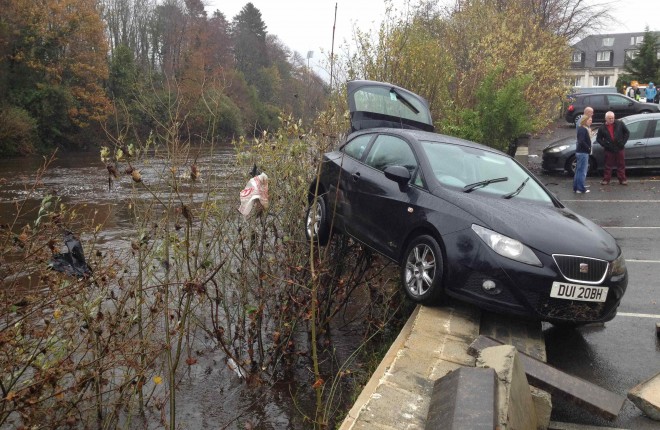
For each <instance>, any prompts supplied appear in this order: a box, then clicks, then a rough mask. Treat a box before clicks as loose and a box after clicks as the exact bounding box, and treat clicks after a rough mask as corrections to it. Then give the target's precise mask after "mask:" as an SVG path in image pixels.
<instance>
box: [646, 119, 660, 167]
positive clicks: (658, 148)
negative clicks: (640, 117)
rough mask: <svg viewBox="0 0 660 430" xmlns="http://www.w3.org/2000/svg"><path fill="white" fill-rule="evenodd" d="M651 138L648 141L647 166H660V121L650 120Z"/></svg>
mask: <svg viewBox="0 0 660 430" xmlns="http://www.w3.org/2000/svg"><path fill="white" fill-rule="evenodd" d="M649 132H650V133H649V138H648V139H647V141H646V153H645V155H646V167H648V168H653V169H658V168H660V121H659V120H658V119H653V120H650V121H649Z"/></svg>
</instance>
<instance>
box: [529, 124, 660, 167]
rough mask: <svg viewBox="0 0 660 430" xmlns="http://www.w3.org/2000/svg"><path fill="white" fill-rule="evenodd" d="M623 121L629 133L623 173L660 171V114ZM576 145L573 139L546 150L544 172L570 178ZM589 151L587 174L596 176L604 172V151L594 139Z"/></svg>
mask: <svg viewBox="0 0 660 430" xmlns="http://www.w3.org/2000/svg"><path fill="white" fill-rule="evenodd" d="M622 121H623V122H624V123H625V124H626V126H627V127H628V130H630V138H629V139H628V143H627V144H626V153H625V154H626V169H632V170H638V169H660V113H652V114H639V115H631V116H627V117H625V118H623V119H622ZM576 136H577V133H576ZM575 145H576V138H575V137H572V138H569V139H565V140H563V141H560V142H557V143H553V144H552V145H548V146H547V147H545V148H544V149H543V160H542V163H541V167H542V168H543V170H545V171H547V172H552V171H566V172H568V173H569V174H570V175H573V174H574V173H575ZM592 148H593V150H592V154H591V156H590V157H589V170H588V172H589V173H590V174H595V173H597V172H598V171H602V170H603V167H604V160H605V155H604V150H603V147H602V146H600V145H599V144H598V143H596V139H595V136H594V138H593V140H592Z"/></svg>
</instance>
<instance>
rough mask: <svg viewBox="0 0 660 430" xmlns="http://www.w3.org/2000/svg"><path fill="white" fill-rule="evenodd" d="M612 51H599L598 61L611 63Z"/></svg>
mask: <svg viewBox="0 0 660 430" xmlns="http://www.w3.org/2000/svg"><path fill="white" fill-rule="evenodd" d="M611 55H612V51H598V52H597V53H596V61H610V56H611Z"/></svg>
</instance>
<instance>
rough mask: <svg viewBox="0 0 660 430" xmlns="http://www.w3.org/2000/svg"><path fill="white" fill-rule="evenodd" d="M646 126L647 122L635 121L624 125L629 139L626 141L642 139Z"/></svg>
mask: <svg viewBox="0 0 660 430" xmlns="http://www.w3.org/2000/svg"><path fill="white" fill-rule="evenodd" d="M648 125H649V122H648V121H636V122H633V123H630V124H626V127H628V131H630V137H629V138H628V139H644V137H645V135H646V129H647V128H648Z"/></svg>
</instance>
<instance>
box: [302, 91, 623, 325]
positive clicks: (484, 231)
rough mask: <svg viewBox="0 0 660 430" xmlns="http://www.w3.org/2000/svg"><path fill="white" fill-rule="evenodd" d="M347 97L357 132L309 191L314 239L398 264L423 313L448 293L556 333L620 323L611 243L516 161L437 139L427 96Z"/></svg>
mask: <svg viewBox="0 0 660 430" xmlns="http://www.w3.org/2000/svg"><path fill="white" fill-rule="evenodd" d="M348 95H349V108H350V110H351V127H352V130H351V131H352V133H351V134H350V135H349V136H348V137H347V139H346V142H345V143H344V144H343V145H342V146H341V147H340V149H339V150H338V151H333V152H330V153H327V154H325V155H324V157H323V161H322V168H321V173H320V176H319V178H318V181H314V183H312V184H311V185H310V188H309V190H310V192H309V203H310V206H309V210H308V216H307V219H306V233H307V235H308V237H309V238H313V239H314V240H315V241H317V242H318V243H319V244H320V245H324V244H326V243H327V242H328V240H330V238H331V235H332V234H333V233H341V234H346V235H348V236H350V237H352V238H353V239H355V240H357V241H359V242H361V243H362V244H363V245H365V246H367V247H369V248H371V249H373V250H375V251H376V252H378V253H380V254H382V255H383V256H385V257H387V258H389V259H391V260H393V261H395V262H397V263H398V264H399V266H400V268H401V276H400V278H401V282H402V288H403V289H404V291H405V292H406V294H407V295H408V297H409V298H410V299H412V300H414V301H416V302H419V303H425V304H427V303H437V302H438V301H439V300H440V299H441V298H442V297H443V296H444V295H449V296H453V297H455V298H458V299H460V300H463V301H466V302H469V303H473V304H476V305H477V306H479V307H481V308H483V309H487V310H493V311H497V312H502V313H507V314H512V315H519V316H524V317H528V318H532V319H537V320H544V321H549V322H552V323H554V324H558V325H580V324H585V323H589V322H596V321H600V322H603V321H608V320H610V319H612V318H614V316H615V315H616V310H617V307H618V305H619V303H620V301H621V299H622V297H623V294H624V292H625V290H626V285H627V270H626V268H625V259H624V257H623V254H622V253H621V250H620V248H619V247H618V245H617V243H616V241H615V240H614V238H613V237H612V236H611V235H610V234H609V233H607V232H605V231H604V230H603V229H601V228H600V227H599V226H598V225H596V224H594V223H593V222H591V221H590V220H588V219H586V218H584V217H581V216H580V215H578V214H576V213H574V212H572V211H570V210H569V209H567V208H566V207H565V206H564V205H563V204H562V203H561V202H560V201H559V200H558V199H556V198H555V197H554V196H553V195H552V194H551V193H550V192H549V191H548V189H547V188H545V186H544V185H543V184H542V183H541V182H540V181H539V180H538V179H537V178H536V177H535V176H534V175H532V174H530V172H529V171H528V170H527V169H526V168H525V167H523V166H521V165H520V164H518V163H517V162H516V161H515V160H514V159H512V158H511V157H508V156H507V155H505V154H503V153H501V152H499V151H496V150H493V149H492V148H488V147H485V146H482V145H479V144H475V143H473V142H469V141H465V140H462V139H457V138H453V137H450V136H444V135H440V134H436V133H432V132H431V131H430V130H432V129H433V126H432V121H431V117H430V114H429V113H428V105H427V104H426V101H425V100H424V99H422V98H421V97H419V96H417V95H415V94H413V93H410V92H408V91H407V90H405V89H403V88H400V87H396V86H394V85H391V84H386V83H380V82H372V81H352V82H349V83H348ZM317 190H318V193H317ZM330 220H332V221H330ZM331 227H332V228H333V231H331V230H330V228H331ZM557 232H562V235H558V234H557Z"/></svg>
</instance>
